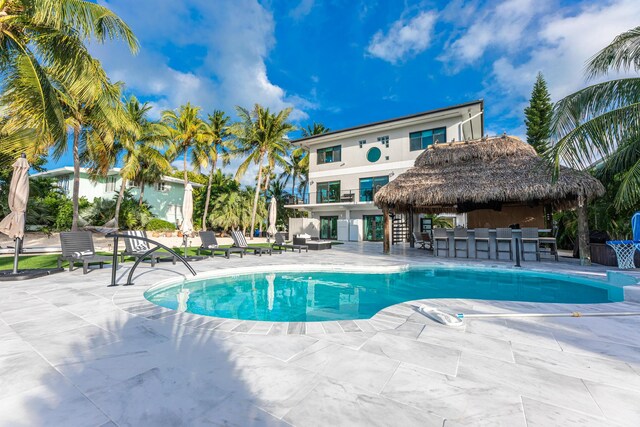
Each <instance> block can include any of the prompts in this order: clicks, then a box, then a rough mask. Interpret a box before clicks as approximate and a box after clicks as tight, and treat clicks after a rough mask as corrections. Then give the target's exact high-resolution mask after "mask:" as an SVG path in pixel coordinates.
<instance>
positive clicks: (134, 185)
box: [127, 180, 137, 188]
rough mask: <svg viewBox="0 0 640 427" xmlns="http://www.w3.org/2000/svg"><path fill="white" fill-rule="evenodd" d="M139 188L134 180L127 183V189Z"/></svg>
mask: <svg viewBox="0 0 640 427" xmlns="http://www.w3.org/2000/svg"><path fill="white" fill-rule="evenodd" d="M134 187H137V185H136V183H135V182H133V181H132V180H128V181H127V188H134Z"/></svg>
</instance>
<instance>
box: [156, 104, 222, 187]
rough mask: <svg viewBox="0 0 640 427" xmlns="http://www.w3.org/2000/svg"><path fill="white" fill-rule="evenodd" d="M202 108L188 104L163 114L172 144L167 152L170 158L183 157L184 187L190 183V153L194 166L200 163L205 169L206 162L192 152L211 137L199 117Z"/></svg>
mask: <svg viewBox="0 0 640 427" xmlns="http://www.w3.org/2000/svg"><path fill="white" fill-rule="evenodd" d="M199 114H200V107H196V106H193V105H191V103H190V102H187V103H186V104H185V105H182V106H181V107H180V108H179V109H178V111H177V112H176V111H172V110H166V111H163V112H162V123H164V125H165V127H166V132H167V137H168V138H169V141H170V143H171V145H170V147H169V149H168V150H167V155H168V156H169V158H172V159H173V158H176V157H178V156H180V155H182V164H183V168H182V170H183V176H184V186H185V187H186V186H187V184H188V183H189V176H188V174H187V164H188V156H189V153H190V152H191V153H192V162H191V163H192V164H197V163H199V167H205V166H206V164H205V163H204V162H205V160H204V159H203V158H198V157H197V156H196V155H195V154H194V150H192V149H193V148H194V147H195V146H196V145H198V144H202V143H204V142H206V141H207V139H208V138H209V137H210V130H209V126H207V124H206V123H205V122H204V121H203V120H202V119H201V118H200V117H199Z"/></svg>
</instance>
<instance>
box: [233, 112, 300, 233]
mask: <svg viewBox="0 0 640 427" xmlns="http://www.w3.org/2000/svg"><path fill="white" fill-rule="evenodd" d="M236 110H237V112H238V116H239V118H240V121H239V122H236V123H234V124H233V125H231V127H230V133H231V134H232V135H233V136H234V138H235V143H236V147H235V150H234V154H236V155H240V156H242V155H244V156H246V158H245V160H244V161H243V162H242V163H241V164H240V166H239V167H238V170H237V172H236V179H240V177H242V176H243V175H244V174H245V173H246V172H247V169H248V168H249V165H251V164H257V165H258V177H257V179H256V188H255V194H254V197H253V207H252V211H251V228H250V231H251V233H250V236H251V238H252V239H253V230H254V229H255V225H256V214H257V210H258V202H259V198H260V187H261V186H260V184H261V183H262V172H263V170H262V168H263V166H265V165H264V162H265V160H268V159H269V158H270V157H273V156H274V155H275V154H274V153H284V152H286V149H287V147H288V144H289V142H288V140H287V139H286V138H285V137H286V135H287V134H288V133H289V132H291V131H293V130H294V129H295V127H294V126H293V125H292V124H291V123H289V122H287V119H288V117H289V114H291V108H286V109H284V110H282V111H280V112H279V113H277V114H275V113H271V112H270V111H269V109H268V108H264V107H262V106H261V105H259V104H255V106H254V108H253V110H252V111H249V110H247V109H245V108H242V107H236Z"/></svg>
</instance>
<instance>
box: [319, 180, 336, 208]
mask: <svg viewBox="0 0 640 427" xmlns="http://www.w3.org/2000/svg"><path fill="white" fill-rule="evenodd" d="M316 190H317V194H316V203H336V202H339V201H340V181H331V182H319V183H318V184H317V185H316Z"/></svg>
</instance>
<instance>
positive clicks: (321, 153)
mask: <svg viewBox="0 0 640 427" xmlns="http://www.w3.org/2000/svg"><path fill="white" fill-rule="evenodd" d="M341 160H342V147H341V146H340V145H336V146H335V147H328V148H319V149H318V164H319V165H321V164H323V163H335V162H339V161H341Z"/></svg>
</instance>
